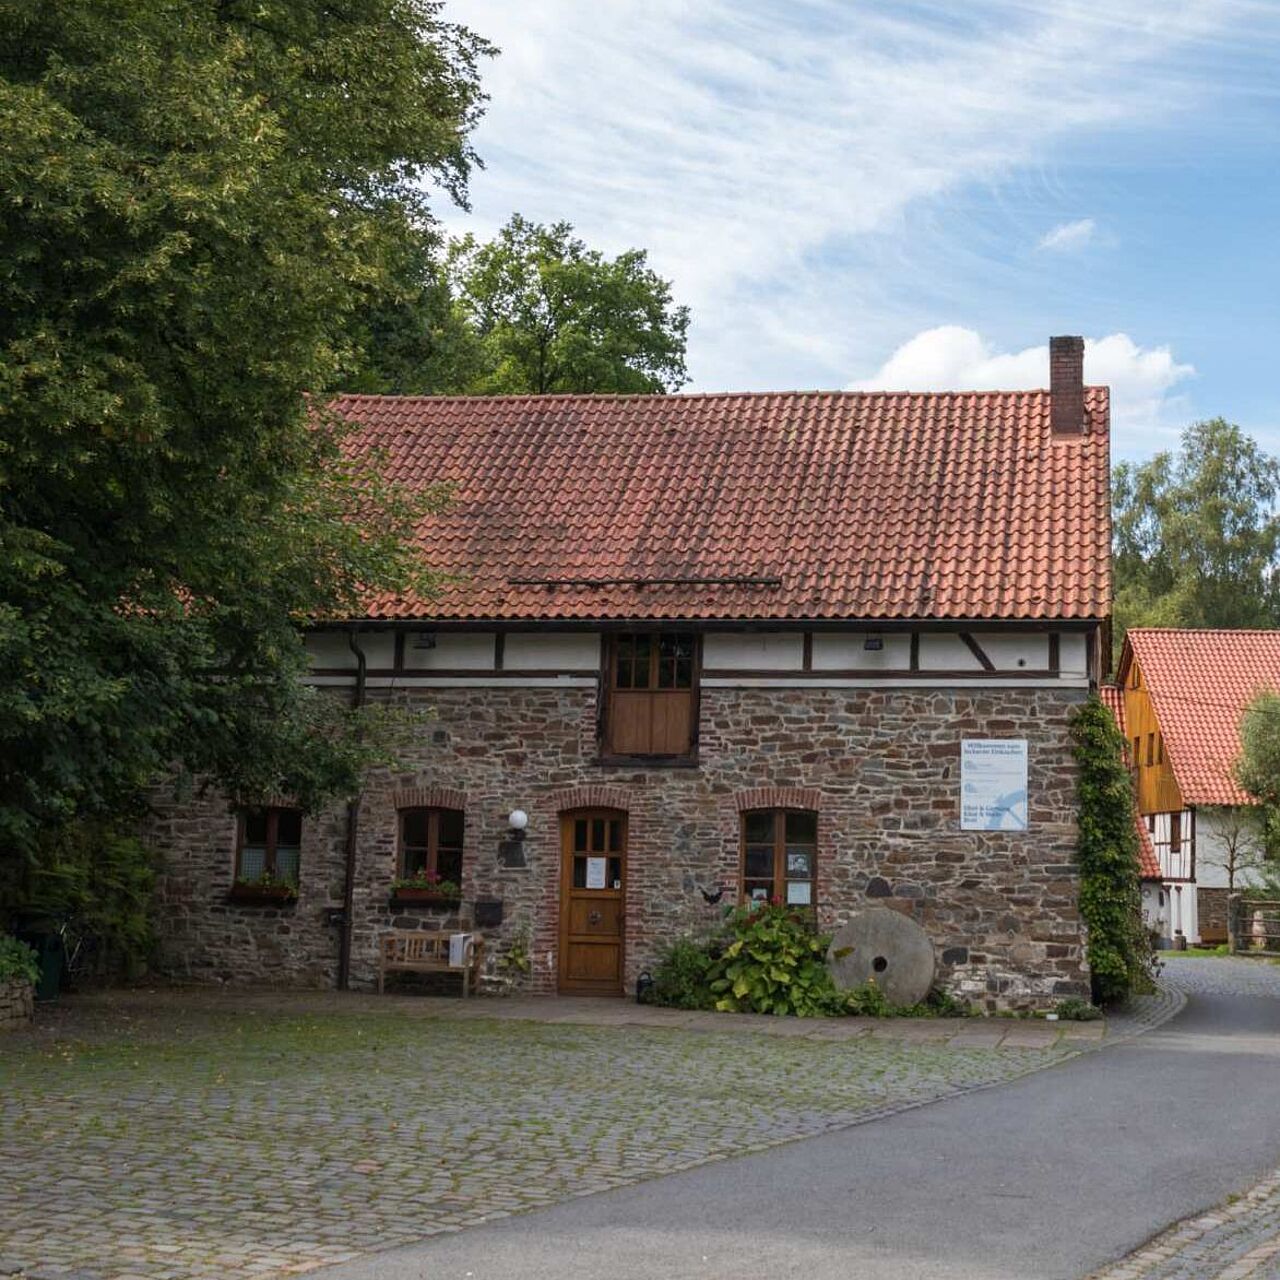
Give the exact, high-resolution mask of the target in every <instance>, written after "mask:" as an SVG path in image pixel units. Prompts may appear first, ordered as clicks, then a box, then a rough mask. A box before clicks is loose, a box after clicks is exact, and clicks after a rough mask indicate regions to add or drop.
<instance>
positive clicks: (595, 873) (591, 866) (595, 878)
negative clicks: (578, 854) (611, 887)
mask: <svg viewBox="0 0 1280 1280" xmlns="http://www.w3.org/2000/svg"><path fill="white" fill-rule="evenodd" d="M608 861H609V860H608V858H588V859H587V888H588V889H603V888H604V882H605V873H606V871H607V870H608Z"/></svg>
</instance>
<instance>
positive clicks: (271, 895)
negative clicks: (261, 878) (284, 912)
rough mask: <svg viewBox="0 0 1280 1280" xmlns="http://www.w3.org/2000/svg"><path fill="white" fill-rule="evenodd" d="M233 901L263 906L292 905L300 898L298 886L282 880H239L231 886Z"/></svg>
mask: <svg viewBox="0 0 1280 1280" xmlns="http://www.w3.org/2000/svg"><path fill="white" fill-rule="evenodd" d="M230 897H231V901H232V902H243V903H250V904H254V903H256V904H258V905H262V906H292V904H293V903H295V902H297V900H298V886H297V885H295V884H288V883H284V882H281V881H275V882H265V883H257V882H255V881H252V880H237V881H236V883H235V884H233V885H232V886H231V894H230Z"/></svg>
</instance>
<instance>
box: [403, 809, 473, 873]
mask: <svg viewBox="0 0 1280 1280" xmlns="http://www.w3.org/2000/svg"><path fill="white" fill-rule="evenodd" d="M465 835H466V815H465V813H464V812H463V811H462V810H461V809H451V808H446V807H445V806H443V805H410V806H406V807H405V808H402V809H400V810H399V811H398V812H397V814H396V873H397V875H398V876H400V877H401V878H403V879H410V878H411V877H413V876H415V875H417V874H419V873H422V874H423V875H425V876H426V878H427V879H432V878H435V879H439V880H448V881H451V882H452V883H454V884H456V885H458V886H461V884H462V863H463V848H464V840H465Z"/></svg>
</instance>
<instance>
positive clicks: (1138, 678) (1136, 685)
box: [1130, 662, 1142, 689]
mask: <svg viewBox="0 0 1280 1280" xmlns="http://www.w3.org/2000/svg"><path fill="white" fill-rule="evenodd" d="M1130 688H1133V689H1141V688H1142V672H1140V671H1139V670H1138V664H1137V663H1136V662H1135V663H1134V664H1133V680H1132V682H1131V683H1130Z"/></svg>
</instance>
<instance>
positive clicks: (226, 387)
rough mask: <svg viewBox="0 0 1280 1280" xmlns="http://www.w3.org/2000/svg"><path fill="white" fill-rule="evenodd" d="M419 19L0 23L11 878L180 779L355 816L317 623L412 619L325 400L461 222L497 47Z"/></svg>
mask: <svg viewBox="0 0 1280 1280" xmlns="http://www.w3.org/2000/svg"><path fill="white" fill-rule="evenodd" d="M439 10H440V6H439V4H437V3H433V2H431V0H323V2H322V0H191V2H190V3H184V4H179V5H163V4H156V3H155V2H154V0H41V2H40V3H34V2H33V0H18V2H16V3H15V2H14V0H0V28H2V29H3V30H4V32H5V39H4V41H3V42H0V134H2V136H3V137H4V139H5V144H4V147H3V148H2V149H0V190H3V192H4V200H3V202H2V203H0V289H2V290H3V292H2V294H0V298H2V302H3V305H0V848H4V849H6V850H7V851H10V852H12V851H15V850H17V851H22V852H27V853H31V852H32V851H33V850H36V849H38V848H39V847H40V845H41V842H42V841H44V842H45V843H46V844H47V842H48V839H49V832H50V831H51V830H55V829H57V828H58V827H59V826H60V825H62V824H66V823H70V822H78V821H83V820H87V819H92V818H95V817H96V816H97V815H111V814H117V813H120V812H122V811H128V809H129V807H130V806H131V805H133V804H136V803H137V800H138V797H139V795H140V793H141V791H142V789H143V788H145V787H146V786H147V785H149V784H150V783H152V782H153V781H154V780H155V778H156V777H157V776H158V775H160V774H161V773H162V772H163V771H164V770H166V769H167V768H168V767H169V766H170V764H171V763H173V762H177V763H179V764H181V765H183V766H185V767H186V768H187V769H188V770H190V771H191V772H192V773H195V774H201V775H210V776H212V777H213V778H215V779H216V780H217V781H218V782H220V783H221V784H222V785H224V786H226V787H227V788H229V789H230V790H231V791H232V792H233V793H244V794H254V793H259V794H260V793H262V792H266V791H286V792H293V793H296V794H298V795H299V796H300V797H301V798H302V799H303V800H304V802H307V803H311V802H314V801H315V800H316V799H317V798H318V797H320V796H322V795H326V794H331V793H333V792H335V791H338V792H341V791H346V790H349V789H350V788H352V787H353V785H354V782H355V778H356V776H357V774H358V771H359V768H360V767H361V765H362V764H363V763H364V762H365V761H366V760H367V759H368V757H369V752H370V750H371V748H370V747H369V746H368V744H369V743H370V742H372V741H376V736H375V737H374V738H366V739H365V740H364V744H362V743H361V741H360V740H359V734H358V733H357V725H356V724H354V723H353V722H352V719H351V716H350V715H349V713H348V712H346V711H345V710H344V709H343V708H341V707H340V706H338V704H337V703H336V702H335V701H334V700H333V699H330V698H326V697H322V696H319V695H317V694H316V693H314V692H313V691H308V690H307V689H306V688H305V687H304V686H303V685H302V683H301V681H300V679H299V676H300V673H301V672H302V671H303V670H304V667H305V658H304V654H303V650H302V644H301V640H300V637H299V631H298V626H299V624H301V623H305V622H307V621H308V620H311V619H315V618H318V617H334V616H344V615H349V614H350V613H352V612H354V611H355V610H356V609H357V608H358V603H359V600H360V599H361V597H362V595H363V593H364V592H366V591H369V590H384V591H410V590H420V591H425V590H429V588H430V580H429V578H428V577H427V576H426V575H424V573H423V571H422V570H421V566H420V564H419V559H420V557H419V555H418V553H417V551H416V550H415V549H414V548H413V547H412V546H411V544H410V542H409V535H410V533H411V531H412V528H413V525H414V522H415V520H416V519H417V517H418V515H419V512H420V509H421V508H420V506H419V505H418V504H416V503H415V502H410V501H409V500H407V499H406V498H405V497H404V496H403V495H401V494H400V493H398V492H396V491H395V490H393V489H391V488H389V487H388V486H386V485H385V484H384V483H382V482H381V481H380V479H379V478H378V474H377V470H376V466H374V465H370V464H368V463H366V464H361V463H358V462H356V461H353V460H352V459H351V457H350V456H349V452H350V451H348V450H345V449H344V444H345V440H346V431H347V428H345V426H344V425H343V424H342V423H339V422H335V421H333V420H332V419H331V417H330V416H329V415H327V414H326V413H324V412H323V411H322V410H320V409H318V408H315V407H314V406H313V407H312V409H311V410H309V409H308V405H307V401H306V395H307V393H308V392H310V391H313V390H314V389H316V388H320V387H324V386H326V385H330V384H331V383H332V382H333V381H334V380H335V379H337V378H338V377H339V376H340V374H341V372H342V370H343V369H344V368H349V367H350V366H351V363H352V361H353V359H354V357H355V355H356V354H357V353H356V351H355V349H354V347H353V344H352V341H351V338H350V322H351V313H352V311H353V309H354V308H355V307H356V306H357V305H358V304H359V302H360V300H361V298H373V297H377V296H380V295H381V294H383V293H384V292H385V293H388V294H389V293H391V292H392V291H394V289H396V288H398V287H399V284H398V281H397V280H396V279H395V278H394V275H395V271H396V269H397V268H398V265H399V264H400V263H401V262H402V260H403V257H404V255H405V253H406V252H407V251H408V250H407V248H406V246H410V245H412V244H413V243H414V242H415V241H416V240H418V239H420V238H421V237H422V236H424V235H425V234H427V232H428V230H429V225H430V224H429V212H428V208H427V205H426V203H425V197H424V196H423V194H422V192H423V190H424V188H425V186H426V184H427V183H429V182H434V183H435V184H437V185H439V186H442V187H443V188H444V189H445V190H446V191H447V192H449V193H450V195H451V196H452V197H453V198H454V199H458V200H461V199H462V198H463V197H464V195H465V190H466V182H467V176H468V173H469V171H470V169H471V166H472V164H473V163H474V156H473V155H472V152H471V149H470V146H469V144H468V141H467V139H468V134H469V131H470V129H471V127H472V125H473V124H474V122H475V120H476V118H477V114H478V112H479V110H480V108H481V105H482V95H481V93H480V89H479V83H478V73H477V66H478V62H479V60H480V59H481V58H483V57H484V56H485V55H486V54H487V53H488V52H489V50H488V46H486V45H485V44H484V42H483V41H481V40H479V39H478V38H477V37H475V36H473V35H472V34H470V33H469V32H467V31H466V30H465V29H462V28H460V27H457V26H455V25H451V24H449V23H446V22H444V21H443V20H442V19H441V17H440V12H439Z"/></svg>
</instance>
